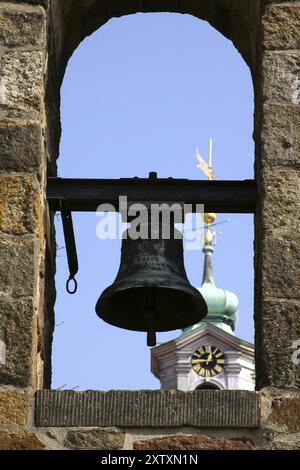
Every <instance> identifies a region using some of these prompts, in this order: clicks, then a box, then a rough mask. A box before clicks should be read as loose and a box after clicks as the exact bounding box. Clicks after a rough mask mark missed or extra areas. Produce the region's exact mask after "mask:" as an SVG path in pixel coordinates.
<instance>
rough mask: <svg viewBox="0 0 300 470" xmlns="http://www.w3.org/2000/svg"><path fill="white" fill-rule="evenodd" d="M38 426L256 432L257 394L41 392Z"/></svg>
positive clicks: (39, 393)
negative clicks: (243, 430) (192, 428)
mask: <svg viewBox="0 0 300 470" xmlns="http://www.w3.org/2000/svg"><path fill="white" fill-rule="evenodd" d="M87 409H88V410H89V412H88V413H87V412H86V410H87ZM224 410H226V412H224ZM36 426H42V427H49V426H50V427H78V426H82V427H110V426H117V427H122V428H124V427H155V428H162V427H172V426H174V427H179V426H197V427H204V428H211V427H215V428H227V427H237V428H256V427H258V395H257V394H256V393H255V392H248V391H241V390H222V391H215V390H207V391H198V390H196V391H193V392H181V391H179V390H136V391H134V390H133V391H127V390H112V391H109V392H97V391H88V392H73V391H67V390H66V391H55V390H40V391H38V392H37V393H36Z"/></svg>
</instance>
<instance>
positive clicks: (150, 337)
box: [147, 312, 156, 348]
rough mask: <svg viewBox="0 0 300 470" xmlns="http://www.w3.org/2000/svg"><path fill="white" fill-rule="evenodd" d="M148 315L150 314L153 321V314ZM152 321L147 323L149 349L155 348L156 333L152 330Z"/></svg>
mask: <svg viewBox="0 0 300 470" xmlns="http://www.w3.org/2000/svg"><path fill="white" fill-rule="evenodd" d="M149 313H152V317H153V320H154V315H155V312H149ZM153 320H152V321H151V320H150V321H149V329H148V332H147V346H149V348H151V347H153V346H156V331H155V328H154V324H153Z"/></svg>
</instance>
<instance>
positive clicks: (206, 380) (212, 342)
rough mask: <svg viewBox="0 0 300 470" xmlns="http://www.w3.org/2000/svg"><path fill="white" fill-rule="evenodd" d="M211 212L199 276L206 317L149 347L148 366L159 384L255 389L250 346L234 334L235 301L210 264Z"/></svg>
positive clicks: (206, 222) (236, 308) (251, 346)
mask: <svg viewBox="0 0 300 470" xmlns="http://www.w3.org/2000/svg"><path fill="white" fill-rule="evenodd" d="M215 219H216V215H215V214H205V215H204V221H205V224H206V230H205V237H204V244H203V253H204V269H203V281H202V285H201V287H200V288H199V291H200V293H201V294H202V296H203V298H204V300H205V301H206V304H207V309H208V313H207V316H206V317H205V319H204V320H202V321H201V322H199V323H197V324H196V325H193V326H191V327H189V328H185V329H184V330H183V332H182V334H181V335H180V336H179V337H177V338H175V339H173V340H171V341H168V342H166V343H163V344H159V345H157V346H156V347H154V348H152V349H151V370H152V373H153V374H154V375H155V376H156V377H157V378H158V379H159V380H160V383H161V388H162V389H178V390H183V391H189V390H195V389H219V390H254V383H255V371H254V346H253V344H251V343H248V342H246V341H244V340H242V339H241V338H238V337H236V336H235V335H234V330H235V325H236V322H237V310H238V306H239V301H238V298H237V296H236V295H235V294H234V293H232V292H229V291H227V290H225V289H222V288H218V287H216V285H215V282H214V278H213V269H212V256H213V252H214V239H215V236H214V232H213V231H212V230H211V226H212V224H213V223H214V222H215Z"/></svg>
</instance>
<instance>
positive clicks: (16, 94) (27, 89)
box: [0, 50, 44, 112]
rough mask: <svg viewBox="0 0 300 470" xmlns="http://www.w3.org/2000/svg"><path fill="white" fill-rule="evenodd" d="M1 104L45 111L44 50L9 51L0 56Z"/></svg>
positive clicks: (25, 109)
mask: <svg viewBox="0 0 300 470" xmlns="http://www.w3.org/2000/svg"><path fill="white" fill-rule="evenodd" d="M0 67H1V78H0V107H1V106H2V107H3V106H5V107H8V108H13V109H21V110H24V111H27V112H33V111H37V112H39V111H40V110H41V106H42V100H43V97H44V53H43V52H40V51H23V50H21V51H20V50H8V51H7V52H6V53H4V54H3V55H2V56H1V59H0Z"/></svg>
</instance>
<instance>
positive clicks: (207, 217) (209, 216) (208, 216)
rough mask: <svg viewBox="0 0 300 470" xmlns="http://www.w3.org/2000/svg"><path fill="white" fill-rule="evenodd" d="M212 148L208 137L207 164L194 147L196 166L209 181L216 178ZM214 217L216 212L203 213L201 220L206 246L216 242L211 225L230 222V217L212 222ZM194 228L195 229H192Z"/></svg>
mask: <svg viewBox="0 0 300 470" xmlns="http://www.w3.org/2000/svg"><path fill="white" fill-rule="evenodd" d="M212 149H213V141H212V138H210V139H209V156H208V164H207V163H206V161H205V160H204V158H203V157H202V156H201V154H200V152H199V149H198V147H197V148H196V158H197V160H198V165H197V168H199V169H200V170H201V171H202V173H204V175H205V176H207V178H208V180H209V181H212V180H215V179H216V176H215V173H214V170H213V166H212ZM216 218H217V214H215V213H214V212H210V213H204V214H203V220H204V223H205V226H204V227H203V228H204V229H205V235H204V245H205V246H208V245H210V246H212V245H215V244H216V242H217V239H216V231H215V230H211V228H212V227H215V226H216V225H220V224H225V223H227V222H230V219H227V220H223V221H221V222H217V223H214V222H215V221H216ZM194 230H197V229H194Z"/></svg>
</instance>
